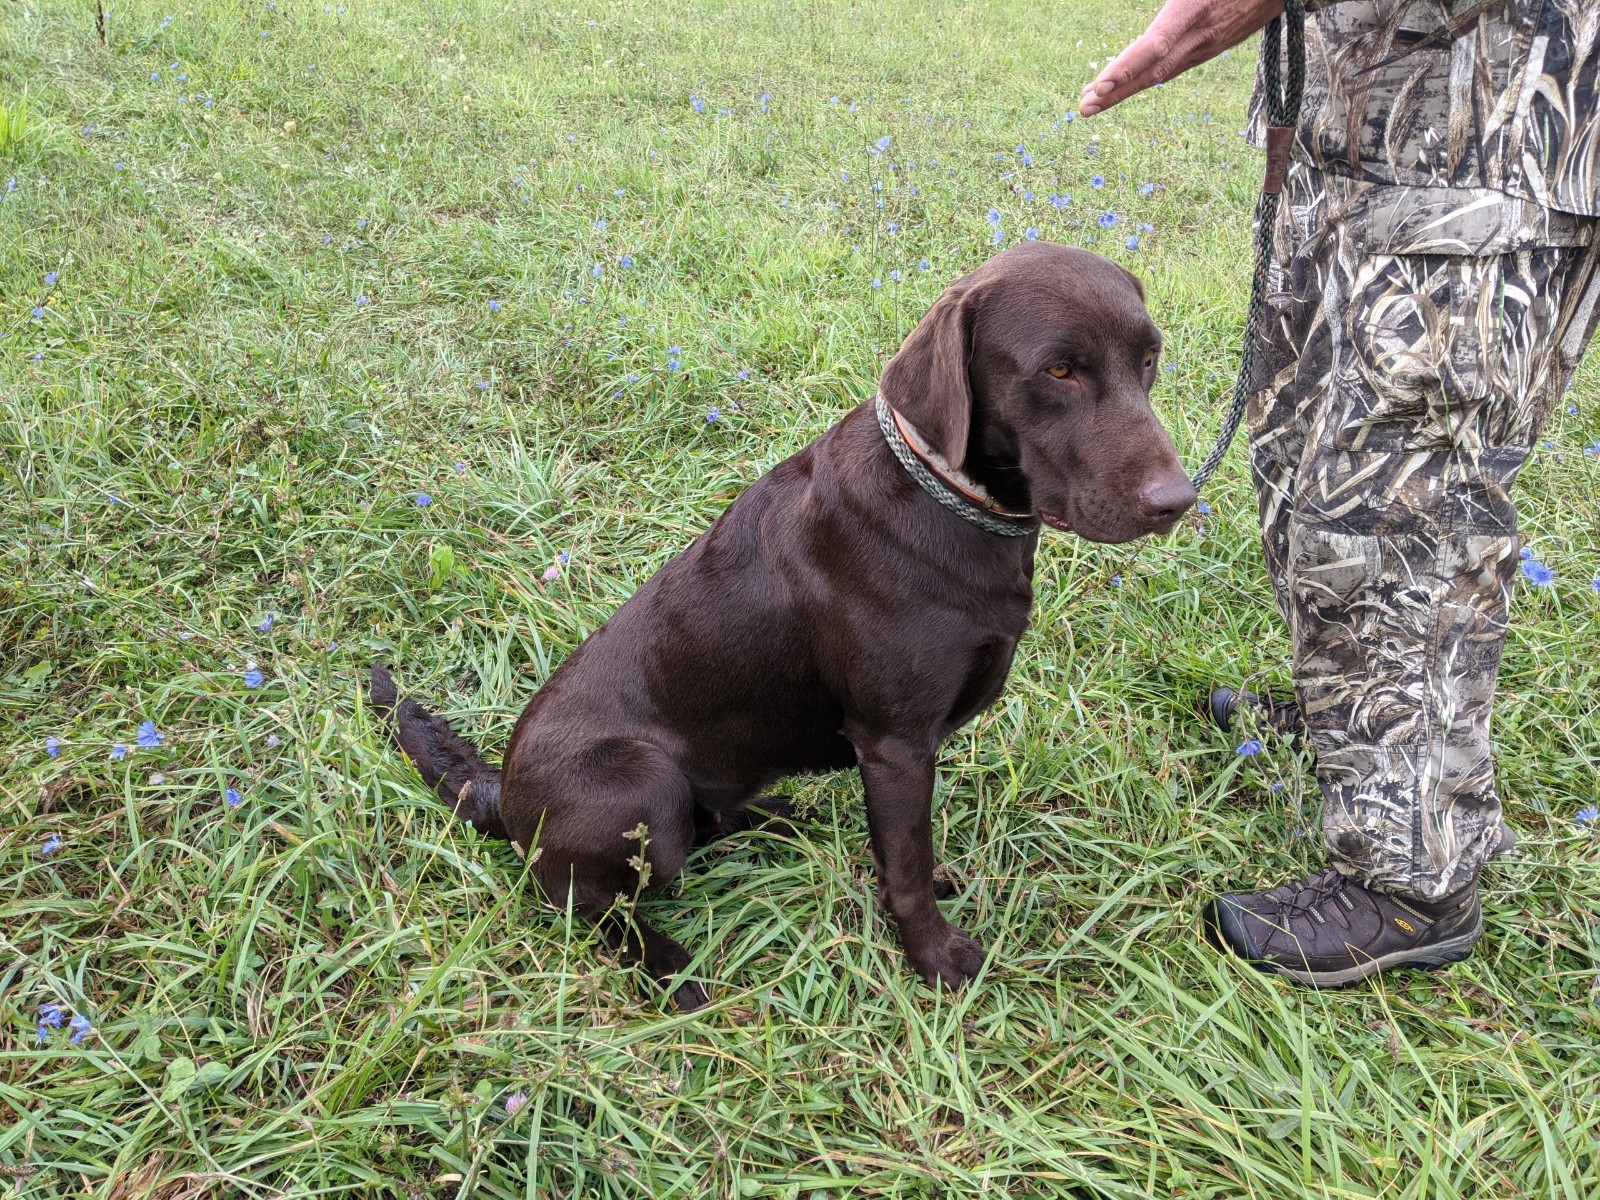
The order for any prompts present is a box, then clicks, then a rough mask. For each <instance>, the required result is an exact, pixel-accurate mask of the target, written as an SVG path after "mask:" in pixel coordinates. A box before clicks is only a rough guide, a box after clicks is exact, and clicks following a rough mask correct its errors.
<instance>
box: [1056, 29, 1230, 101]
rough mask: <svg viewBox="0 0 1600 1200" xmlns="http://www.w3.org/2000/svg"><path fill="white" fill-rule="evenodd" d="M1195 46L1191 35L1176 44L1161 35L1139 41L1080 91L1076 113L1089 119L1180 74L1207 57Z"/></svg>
mask: <svg viewBox="0 0 1600 1200" xmlns="http://www.w3.org/2000/svg"><path fill="white" fill-rule="evenodd" d="M1147 39H1148V40H1147ZM1140 43H1145V44H1143V45H1141V44H1140ZM1199 43H1200V39H1199V38H1198V37H1196V36H1194V35H1193V34H1189V35H1188V36H1185V37H1183V38H1181V39H1180V40H1179V41H1177V42H1176V43H1174V41H1173V40H1172V39H1170V38H1168V37H1165V36H1162V37H1160V38H1152V37H1149V35H1146V37H1145V38H1140V39H1139V41H1138V42H1135V43H1134V44H1133V45H1132V46H1129V47H1128V49H1127V50H1125V51H1123V53H1122V54H1121V55H1119V56H1118V57H1117V59H1116V60H1114V61H1113V62H1111V63H1108V64H1107V65H1106V69H1105V70H1103V71H1101V72H1100V74H1099V75H1097V76H1096V77H1095V79H1094V81H1093V82H1091V83H1090V84H1089V85H1088V86H1087V87H1086V88H1084V90H1083V95H1082V97H1081V98H1080V100H1079V103H1078V111H1079V112H1080V113H1082V114H1083V115H1084V116H1086V117H1092V116H1094V115H1095V114H1096V113H1100V112H1104V111H1105V110H1106V109H1108V108H1110V107H1111V106H1112V105H1114V104H1118V103H1120V102H1121V101H1123V100H1126V99H1127V98H1128V97H1129V96H1132V95H1135V94H1137V93H1139V92H1142V91H1144V90H1145V89H1146V88H1148V87H1152V86H1154V85H1155V84H1158V83H1165V82H1166V81H1167V80H1168V79H1171V78H1172V77H1173V76H1175V75H1180V74H1182V73H1183V72H1184V71H1186V70H1188V69H1189V68H1190V67H1191V66H1193V65H1195V63H1197V62H1202V61H1204V59H1205V58H1206V57H1207V56H1206V55H1205V54H1204V53H1203V52H1201V47H1200V44H1199Z"/></svg>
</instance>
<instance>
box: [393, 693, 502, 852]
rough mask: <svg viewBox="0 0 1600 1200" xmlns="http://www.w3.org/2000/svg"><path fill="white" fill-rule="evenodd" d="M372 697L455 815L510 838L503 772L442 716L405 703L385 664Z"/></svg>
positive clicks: (492, 834) (400, 742) (479, 828)
mask: <svg viewBox="0 0 1600 1200" xmlns="http://www.w3.org/2000/svg"><path fill="white" fill-rule="evenodd" d="M368 695H369V700H368V703H369V704H371V705H372V707H373V709H375V710H376V711H377V712H379V713H381V714H383V717H384V723H385V724H386V725H387V726H388V727H389V732H390V734H391V735H393V737H394V740H395V742H396V743H397V744H398V745H399V747H400V749H401V750H403V751H405V755H406V757H407V758H409V759H410V760H411V762H412V763H413V765H415V766H416V768H417V773H418V774H419V775H421V776H422V778H423V781H424V782H425V783H426V784H427V785H428V786H429V787H432V788H437V789H438V791H439V796H440V798H441V799H443V800H444V802H445V803H446V804H448V805H450V807H451V809H452V810H454V812H455V814H456V816H458V817H460V818H461V819H462V820H463V821H466V822H467V823H468V824H470V825H471V826H472V827H473V828H474V829H476V830H477V831H478V832H479V833H481V834H483V835H484V836H486V837H496V838H505V837H508V836H509V835H508V834H507V833H506V827H505V825H504V824H502V823H501V820H500V772H499V771H496V770H495V769H494V768H493V767H491V766H490V765H489V764H488V763H486V762H484V761H483V758H482V756H481V755H479V753H478V751H477V750H476V749H475V748H474V747H473V745H472V743H471V742H469V741H467V740H466V738H464V737H461V736H460V735H459V734H457V733H456V731H455V730H453V729H451V728H450V723H449V722H448V721H446V720H445V719H444V718H443V717H437V716H434V714H433V713H431V712H429V711H428V710H427V709H425V708H423V707H422V705H420V704H418V703H416V702H415V701H414V700H402V699H401V698H400V693H399V689H398V688H396V687H395V682H394V676H393V675H390V674H389V671H388V669H387V668H386V667H384V666H383V665H382V664H381V663H378V664H374V665H373V668H372V688H371V691H370V692H369V693H368Z"/></svg>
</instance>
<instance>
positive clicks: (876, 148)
mask: <svg viewBox="0 0 1600 1200" xmlns="http://www.w3.org/2000/svg"><path fill="white" fill-rule="evenodd" d="M888 148H889V139H888V137H886V136H885V137H881V138H879V139H878V140H877V141H875V142H873V143H872V151H873V153H874V154H881V153H882V152H883V151H885V150H887V149H888Z"/></svg>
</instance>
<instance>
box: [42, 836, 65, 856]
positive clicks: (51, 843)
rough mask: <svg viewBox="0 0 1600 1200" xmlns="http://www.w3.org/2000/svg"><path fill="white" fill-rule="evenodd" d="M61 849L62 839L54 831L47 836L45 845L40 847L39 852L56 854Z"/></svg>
mask: <svg viewBox="0 0 1600 1200" xmlns="http://www.w3.org/2000/svg"><path fill="white" fill-rule="evenodd" d="M59 849H61V839H60V838H59V837H57V836H56V835H55V834H53V833H52V834H51V835H50V836H49V837H47V838H45V840H44V845H42V846H40V847H39V853H40V854H43V855H46V856H48V855H51V854H54V853H55V852H56V851H57V850H59Z"/></svg>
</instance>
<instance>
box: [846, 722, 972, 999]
mask: <svg viewBox="0 0 1600 1200" xmlns="http://www.w3.org/2000/svg"><path fill="white" fill-rule="evenodd" d="M852 740H855V742H856V756H857V759H858V761H859V762H860V764H861V782H862V783H863V785H864V786H865V788H866V793H867V823H868V825H870V826H871V829H872V857H873V860H874V861H875V862H876V863H877V867H878V891H879V895H880V897H881V898H882V900H883V903H884V906H885V907H886V908H888V910H889V913H890V915H891V916H893V917H894V919H895V924H896V925H898V926H899V927H900V940H901V941H902V942H903V943H904V944H905V948H906V957H908V958H909V959H910V960H911V965H912V966H913V967H915V968H916V969H917V973H918V974H920V975H921V976H922V978H923V979H924V980H925V981H927V982H928V983H929V984H936V983H939V982H941V981H942V982H943V983H944V984H945V985H947V986H949V987H960V986H961V985H962V984H963V983H965V982H966V981H967V980H968V979H970V978H971V977H972V976H974V975H976V974H977V973H978V970H979V968H981V967H982V966H983V947H982V946H981V945H979V944H978V942H976V941H975V940H973V939H972V938H971V937H969V936H967V934H966V933H965V932H964V931H963V930H961V929H959V928H957V927H956V926H954V925H952V924H950V922H949V921H946V920H945V919H944V914H943V913H941V912H940V911H939V906H938V905H937V904H935V903H934V876H933V812H932V809H933V771H934V767H933V754H932V753H931V752H930V751H928V750H926V749H923V748H920V747H917V746H913V745H912V744H910V743H909V742H907V741H905V740H902V739H899V738H876V739H860V740H856V739H852Z"/></svg>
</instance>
